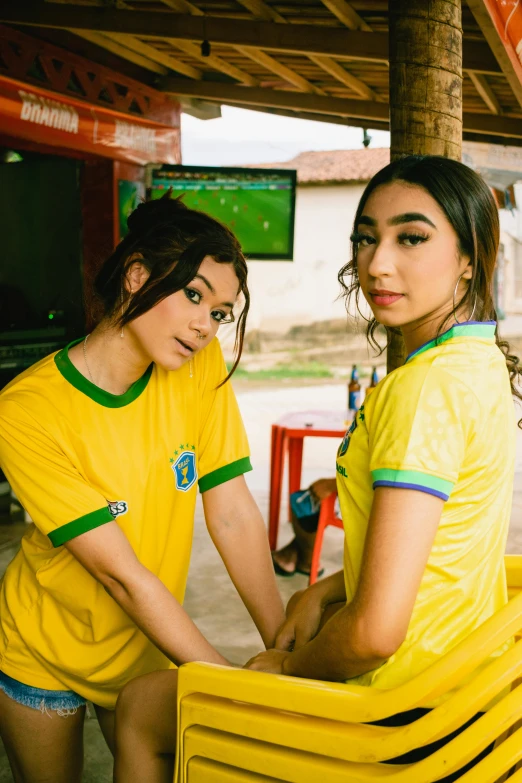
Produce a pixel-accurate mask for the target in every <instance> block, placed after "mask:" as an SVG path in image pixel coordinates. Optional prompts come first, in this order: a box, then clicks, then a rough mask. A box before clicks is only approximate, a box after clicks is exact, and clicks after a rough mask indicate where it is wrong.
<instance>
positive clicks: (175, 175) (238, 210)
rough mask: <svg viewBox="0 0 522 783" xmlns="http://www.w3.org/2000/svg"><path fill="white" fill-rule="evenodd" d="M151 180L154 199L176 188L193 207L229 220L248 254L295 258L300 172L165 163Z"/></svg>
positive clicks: (150, 195)
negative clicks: (296, 209) (296, 199)
mask: <svg viewBox="0 0 522 783" xmlns="http://www.w3.org/2000/svg"><path fill="white" fill-rule="evenodd" d="M149 184H150V194H149V197H150V198H153V199H154V198H161V196H163V195H164V193H165V191H166V190H168V189H169V188H172V195H173V196H177V195H181V193H183V194H184V197H183V201H184V203H185V204H186V205H187V206H188V207H192V208H194V209H199V210H201V211H202V212H207V213H208V214H209V215H212V216H213V217H216V218H218V220H220V221H221V222H222V223H225V225H227V226H228V227H229V228H230V229H231V230H232V231H233V232H234V234H235V235H236V236H237V238H238V240H239V241H240V243H241V246H242V248H243V252H244V253H245V255H246V256H247V257H248V258H252V259H261V260H276V259H277V260H282V261H292V260H293V253H294V216H295V188H296V172H295V171H293V170H286V169H253V168H252V169H251V168H229V167H226V168H225V167H224V168H221V167H220V168H217V167H213V166H172V165H162V166H161V167H159V168H157V167H154V168H153V169H152V171H151V179H150V180H149Z"/></svg>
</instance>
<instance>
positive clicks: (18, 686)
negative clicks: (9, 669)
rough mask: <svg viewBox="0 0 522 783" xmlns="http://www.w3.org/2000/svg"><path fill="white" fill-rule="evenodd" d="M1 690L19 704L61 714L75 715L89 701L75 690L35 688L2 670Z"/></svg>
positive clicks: (0, 678)
mask: <svg viewBox="0 0 522 783" xmlns="http://www.w3.org/2000/svg"><path fill="white" fill-rule="evenodd" d="M0 690H1V691H3V692H4V693H5V695H6V696H9V698H10V699H13V701H16V702H18V704H23V705H24V706H25V707H31V709H33V710H39V711H40V712H49V711H52V712H57V713H58V715H60V716H66V715H74V713H75V712H76V711H77V709H78V707H83V706H84V705H85V704H87V701H86V700H85V699H84V698H83V696H80V695H79V694H77V693H75V692H74V691H48V690H47V689H45V688H33V687H32V686H31V685H24V683H23V682H18V680H13V678H12V677H8V676H7V674H4V673H3V672H1V671H0Z"/></svg>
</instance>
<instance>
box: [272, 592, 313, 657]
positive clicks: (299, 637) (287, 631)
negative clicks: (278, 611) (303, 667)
mask: <svg viewBox="0 0 522 783" xmlns="http://www.w3.org/2000/svg"><path fill="white" fill-rule="evenodd" d="M296 596H299V597H298V598H297V600H295V599H296ZM323 610H324V605H323V601H322V596H321V594H320V593H319V592H318V591H317V590H314V589H312V588H310V587H309V588H308V589H307V590H302V591H301V592H300V593H296V595H295V596H292V598H291V599H290V601H289V605H288V617H287V618H286V620H285V622H284V623H283V625H282V626H281V628H280V629H279V631H278V632H277V636H276V640H275V647H276V648H277V649H278V650H298V649H299V648H300V647H302V646H303V645H304V644H306V643H307V642H309V641H310V639H313V638H314V636H315V635H316V634H317V632H318V630H319V627H320V625H321V619H322V616H323Z"/></svg>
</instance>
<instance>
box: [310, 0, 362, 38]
mask: <svg viewBox="0 0 522 783" xmlns="http://www.w3.org/2000/svg"><path fill="white" fill-rule="evenodd" d="M322 3H323V5H325V6H326V7H327V8H328V10H329V11H330V12H331V13H332V14H333V15H334V16H336V17H337V19H339V21H340V22H342V23H343V24H344V25H346V27H347V28H348V29H349V30H365V31H366V32H367V33H371V31H372V28H371V27H370V25H369V24H367V23H366V22H365V21H364V19H363V18H362V17H361V16H359V14H358V13H357V11H354V9H353V8H352V6H351V5H350V3H347V2H346V0H322Z"/></svg>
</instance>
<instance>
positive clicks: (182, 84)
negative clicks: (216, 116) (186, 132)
mask: <svg viewBox="0 0 522 783" xmlns="http://www.w3.org/2000/svg"><path fill="white" fill-rule="evenodd" d="M159 89H160V90H161V91H163V92H168V93H171V94H173V95H182V96H187V97H192V98H204V99H205V100H214V101H220V102H223V103H227V102H233V103H237V104H242V105H245V106H269V107H272V108H275V109H296V110H298V111H308V112H312V113H319V114H334V115H338V116H341V117H343V116H346V117H349V116H351V117H360V118H363V119H374V120H381V121H385V122H387V120H388V106H387V105H386V104H384V103H377V102H375V101H362V100H359V99H357V98H353V99H350V98H332V97H330V96H322V95H310V93H303V92H290V91H286V90H267V89H265V88H260V87H257V88H251V89H245V88H244V87H238V86H236V85H235V84H222V83H220V82H207V81H200V82H189V81H185V80H183V79H176V78H173V77H170V76H165V77H164V79H162V80H161V81H160V83H159Z"/></svg>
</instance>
